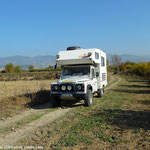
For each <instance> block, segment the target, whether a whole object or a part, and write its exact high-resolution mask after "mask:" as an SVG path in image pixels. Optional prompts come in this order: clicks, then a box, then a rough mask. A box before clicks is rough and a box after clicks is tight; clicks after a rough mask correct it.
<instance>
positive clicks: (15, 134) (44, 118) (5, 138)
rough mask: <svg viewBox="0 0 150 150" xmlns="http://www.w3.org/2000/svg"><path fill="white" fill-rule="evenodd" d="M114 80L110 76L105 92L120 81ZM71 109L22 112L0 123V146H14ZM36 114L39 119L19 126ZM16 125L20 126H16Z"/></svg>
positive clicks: (113, 77) (48, 105) (114, 78)
mask: <svg viewBox="0 0 150 150" xmlns="http://www.w3.org/2000/svg"><path fill="white" fill-rule="evenodd" d="M116 78H118V77H116V76H112V78H111V80H110V83H109V85H108V86H107V87H106V89H105V91H107V90H109V89H112V88H113V87H114V86H116V85H117V84H118V83H119V82H120V81H121V78H118V80H117V82H114V81H115V80H116ZM46 105H47V107H51V104H50V103H48V104H46ZM72 109H73V108H67V109H61V108H59V109H57V110H55V111H51V112H49V111H46V110H45V109H30V110H27V111H25V112H23V113H22V114H20V115H17V116H14V117H11V118H8V119H7V120H3V121H0V137H1V138H0V146H6V145H14V144H15V143H16V142H17V141H19V140H21V139H23V138H24V137H26V136H27V135H28V134H29V133H31V132H32V131H34V130H35V129H36V128H38V127H40V126H43V125H46V124H47V123H51V122H54V121H55V120H57V119H58V118H59V117H62V116H64V115H65V114H66V113H67V112H69V111H71V110H72ZM38 114H39V116H40V117H39V119H36V120H33V121H32V120H31V121H29V122H28V123H22V124H21V122H23V121H24V120H25V118H27V117H30V116H31V115H32V116H34V115H38ZM18 122H19V123H18ZM16 124H20V125H18V126H16ZM15 127H16V128H15ZM3 130H4V131H5V130H6V131H7V132H2V131H3Z"/></svg>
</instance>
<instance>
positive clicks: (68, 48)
mask: <svg viewBox="0 0 150 150" xmlns="http://www.w3.org/2000/svg"><path fill="white" fill-rule="evenodd" d="M77 49H80V47H79V46H71V47H67V51H71V50H77Z"/></svg>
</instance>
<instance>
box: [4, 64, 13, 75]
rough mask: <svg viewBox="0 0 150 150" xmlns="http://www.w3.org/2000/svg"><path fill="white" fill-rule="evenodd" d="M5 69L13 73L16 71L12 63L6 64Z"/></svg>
mask: <svg viewBox="0 0 150 150" xmlns="http://www.w3.org/2000/svg"><path fill="white" fill-rule="evenodd" d="M5 70H6V71H7V72H8V73H13V72H14V65H13V64H12V63H9V64H7V65H6V66H5Z"/></svg>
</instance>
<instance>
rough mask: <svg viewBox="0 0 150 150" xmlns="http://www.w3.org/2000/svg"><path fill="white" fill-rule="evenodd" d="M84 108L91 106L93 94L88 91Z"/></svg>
mask: <svg viewBox="0 0 150 150" xmlns="http://www.w3.org/2000/svg"><path fill="white" fill-rule="evenodd" d="M84 102H85V106H91V105H92V104H93V93H92V90H90V89H88V90H87V94H86V95H85V99H84Z"/></svg>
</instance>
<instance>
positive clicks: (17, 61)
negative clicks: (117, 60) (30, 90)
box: [0, 54, 150, 69]
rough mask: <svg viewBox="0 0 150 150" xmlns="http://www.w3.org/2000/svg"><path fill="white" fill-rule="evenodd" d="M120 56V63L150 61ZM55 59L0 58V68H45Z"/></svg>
mask: <svg viewBox="0 0 150 150" xmlns="http://www.w3.org/2000/svg"><path fill="white" fill-rule="evenodd" d="M119 56H121V60H122V62H125V61H132V62H145V61H150V55H149V56H136V55H119ZM111 57H112V55H110V54H109V55H108V60H109V62H110V64H111ZM55 61H56V57H55V56H51V55H49V56H35V57H27V56H11V57H5V58H3V57H0V68H4V66H5V65H6V64H8V63H13V64H14V65H15V66H16V65H20V66H21V68H22V69H27V68H28V67H29V66H30V65H33V66H34V67H36V68H46V67H48V66H50V65H51V66H52V65H54V64H55Z"/></svg>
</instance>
